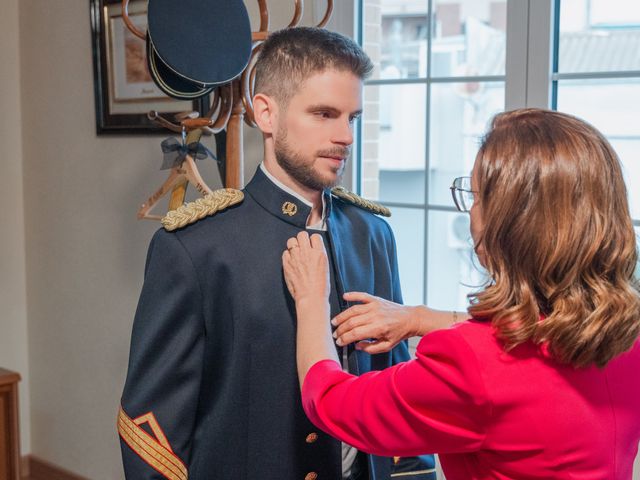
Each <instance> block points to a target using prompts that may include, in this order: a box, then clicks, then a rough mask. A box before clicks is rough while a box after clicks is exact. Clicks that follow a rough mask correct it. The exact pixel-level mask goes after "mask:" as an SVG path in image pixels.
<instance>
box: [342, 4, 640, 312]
mask: <svg viewBox="0 0 640 480" xmlns="http://www.w3.org/2000/svg"><path fill="white" fill-rule="evenodd" d="M636 3H637V2H635V1H634V0H615V1H612V0H558V2H555V1H553V0H508V1H507V0H359V2H358V5H359V8H358V9H357V12H356V13H357V14H356V23H359V26H360V28H359V33H358V35H357V37H359V40H360V42H361V44H362V46H363V47H364V49H365V51H366V52H367V53H368V54H369V56H370V57H371V58H372V60H373V61H374V64H375V66H376V68H375V70H374V74H373V76H372V78H371V79H370V80H368V81H367V82H366V85H365V93H364V102H365V103H364V114H363V118H362V122H361V125H360V130H359V145H358V147H359V148H358V149H357V150H358V155H357V157H358V158H357V162H355V163H356V164H357V167H358V168H357V171H356V174H355V175H354V186H355V188H356V189H358V190H359V191H360V193H361V194H362V195H363V196H365V197H367V198H371V199H377V200H379V201H380V202H382V203H384V204H386V205H388V206H390V207H391V208H392V210H393V216H392V217H391V218H390V220H389V222H390V224H391V226H392V227H393V229H394V232H395V234H396V241H397V243H398V256H399V263H400V273H401V281H402V287H403V292H404V297H405V302H406V303H408V304H418V303H427V304H428V305H429V306H430V307H433V308H437V309H446V310H451V309H466V306H467V303H468V302H467V294H468V293H469V292H470V291H472V290H475V289H477V288H478V287H480V286H481V285H482V284H483V281H484V280H485V276H484V275H483V273H482V271H481V267H480V265H479V263H478V261H477V259H476V258H475V257H474V255H473V249H472V243H471V238H470V234H469V217H468V215H466V214H460V213H458V212H457V211H456V210H455V207H454V206H453V203H452V201H451V196H450V193H449V188H448V187H449V186H450V185H451V182H452V180H453V178H454V177H457V176H462V175H468V174H469V172H470V170H471V168H472V165H473V161H474V159H475V155H476V152H477V148H478V143H479V140H480V137H481V135H482V134H483V133H484V132H485V130H486V127H487V124H488V121H489V119H490V118H491V117H492V116H493V115H494V114H495V113H497V112H499V111H502V110H505V109H512V108H517V107H523V106H537V107H545V108H549V107H552V108H557V109H559V110H562V111H565V112H568V113H572V114H575V115H577V116H579V117H582V118H584V119H585V120H587V121H591V122H592V123H593V124H594V125H595V126H596V127H597V128H599V129H600V130H601V131H602V132H603V133H604V134H605V135H607V136H608V138H609V140H610V141H611V143H612V144H613V146H614V148H615V149H616V151H617V152H618V154H619V155H620V157H621V160H622V163H623V165H624V168H625V173H626V180H627V185H628V188H629V192H630V196H629V199H630V204H631V210H632V215H633V217H634V219H635V220H634V225H635V226H636V230H637V231H638V232H640V181H639V180H640V121H638V115H639V114H640V113H639V112H640V48H638V45H640V4H638V5H636ZM554 39H555V41H554ZM639 269H640V267H639Z"/></svg>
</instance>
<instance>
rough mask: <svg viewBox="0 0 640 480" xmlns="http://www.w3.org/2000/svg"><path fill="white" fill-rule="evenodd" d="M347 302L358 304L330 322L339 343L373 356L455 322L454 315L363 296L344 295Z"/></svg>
mask: <svg viewBox="0 0 640 480" xmlns="http://www.w3.org/2000/svg"><path fill="white" fill-rule="evenodd" d="M344 299H345V300H347V301H348V302H359V304H358V305H354V306H353V307H350V308H348V309H347V310H345V311H344V312H342V313H340V314H339V315H337V316H336V317H335V318H334V319H333V320H332V321H331V323H332V324H333V325H334V326H335V327H337V328H336V330H335V331H334V338H335V339H336V343H337V344H338V345H347V344H349V343H355V344H356V348H357V349H359V350H363V351H365V352H367V353H370V354H375V353H382V352H388V351H389V350H391V349H392V348H393V347H395V346H396V345H397V344H398V343H400V342H401V341H402V340H405V339H408V338H410V337H414V336H422V335H426V334H427V333H429V332H430V331H433V330H437V329H439V328H446V327H449V326H451V325H452V324H453V323H454V319H455V316H453V315H452V312H442V311H437V310H432V309H430V308H428V307H425V306H423V305H420V306H415V307H412V306H407V305H400V304H398V303H394V302H390V301H389V300H385V299H383V298H379V297H375V296H373V295H369V294H367V293H362V292H348V293H345V294H344ZM456 315H457V314H456ZM460 315H461V316H463V315H464V314H460ZM462 318H464V317H462Z"/></svg>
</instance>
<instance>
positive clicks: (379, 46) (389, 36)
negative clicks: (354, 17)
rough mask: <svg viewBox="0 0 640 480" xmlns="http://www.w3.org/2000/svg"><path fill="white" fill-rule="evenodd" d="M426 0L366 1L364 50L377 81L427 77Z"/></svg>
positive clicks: (364, 9)
mask: <svg viewBox="0 0 640 480" xmlns="http://www.w3.org/2000/svg"><path fill="white" fill-rule="evenodd" d="M427 6H428V1H427V0H418V1H415V0H408V1H401V0H365V1H364V7H363V29H364V39H365V40H364V49H365V51H366V52H367V53H368V54H369V56H370V57H371V59H372V60H373V61H374V63H375V64H376V70H375V72H374V78H418V77H422V78H424V77H425V76H426V75H427Z"/></svg>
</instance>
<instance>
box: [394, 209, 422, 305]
mask: <svg viewBox="0 0 640 480" xmlns="http://www.w3.org/2000/svg"><path fill="white" fill-rule="evenodd" d="M391 213H392V215H391V217H389V218H388V219H387V221H388V222H389V225H391V228H392V229H393V232H394V234H395V237H396V245H397V247H398V248H397V250H398V268H399V270H400V284H401V285H402V297H403V299H404V303H405V304H407V305H420V304H422V303H423V302H424V299H423V298H422V292H423V291H424V210H422V209H418V208H398V207H394V208H392V209H391Z"/></svg>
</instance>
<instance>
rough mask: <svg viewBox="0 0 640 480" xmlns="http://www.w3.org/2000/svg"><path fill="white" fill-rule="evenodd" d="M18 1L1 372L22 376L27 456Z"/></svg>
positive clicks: (9, 40) (11, 21) (9, 51)
mask: <svg viewBox="0 0 640 480" xmlns="http://www.w3.org/2000/svg"><path fill="white" fill-rule="evenodd" d="M18 1H19V0H5V2H3V8H2V15H1V16H0V59H2V62H0V85H2V88H0V109H1V111H2V115H0V145H1V146H2V174H1V175H0V178H1V179H2V184H1V186H0V204H1V205H2V206H3V208H2V209H0V225H1V228H2V244H1V246H2V248H0V306H1V308H2V316H1V317H0V367H3V368H7V369H10V370H14V371H17V372H19V373H20V375H21V376H22V382H21V383H20V387H19V396H20V406H19V408H20V424H21V427H22V432H21V443H22V451H23V452H28V451H29V450H30V435H29V430H30V424H29V362H28V351H27V299H26V278H25V243H24V242H25V240H24V202H23V175H22V139H21V137H22V120H21V111H20V90H21V88H20V51H19V50H20V43H19V29H18Z"/></svg>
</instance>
